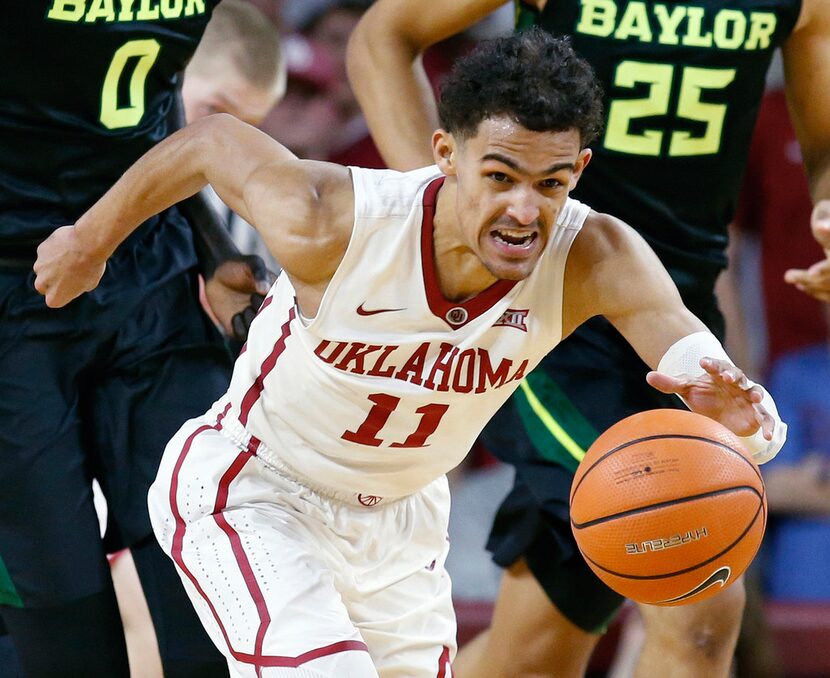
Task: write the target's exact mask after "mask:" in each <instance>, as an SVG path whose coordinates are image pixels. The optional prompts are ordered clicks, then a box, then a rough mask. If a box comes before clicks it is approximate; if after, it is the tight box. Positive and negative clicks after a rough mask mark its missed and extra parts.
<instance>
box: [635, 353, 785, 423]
mask: <svg viewBox="0 0 830 678" xmlns="http://www.w3.org/2000/svg"><path fill="white" fill-rule="evenodd" d="M700 366H701V367H702V368H703V370H704V374H702V375H700V376H698V377H690V376H688V375H679V376H677V377H671V376H669V375H668V374H663V373H661V372H649V373H648V375H647V376H646V380H647V381H648V383H649V384H651V386H653V387H654V388H656V389H657V390H658V391H661V392H662V393H674V394H676V395H679V396H680V397H682V398H683V400H684V401H685V402H686V404H687V405H688V406H689V408H690V409H691V410H692V411H694V412H697V413H698V414H703V415H706V416H707V417H710V418H712V419H714V420H716V421H719V422H720V423H721V424H723V425H724V426H726V428H728V429H729V430H731V431H732V432H733V433H735V434H736V435H739V436H750V435H752V434H754V433H755V432H756V431H757V430H758V427H759V426H760V427H761V430H762V432H763V436H764V438H765V439H766V440H772V433H773V429H774V427H775V420H774V419H773V417H772V415H771V414H770V413H769V412H767V410H766V409H765V408H764V407H763V406H761V405H760V404H759V403H760V402H761V400H763V397H764V393H763V391H762V390H761V389H760V388H759V387H758V386H750V385H749V383H748V381H747V378H746V375H744V373H743V371H742V370H740V369H739V368H737V367H735V366H734V365H733V364H732V363H730V362H729V361H727V360H715V359H714V358H702V359H701V361H700Z"/></svg>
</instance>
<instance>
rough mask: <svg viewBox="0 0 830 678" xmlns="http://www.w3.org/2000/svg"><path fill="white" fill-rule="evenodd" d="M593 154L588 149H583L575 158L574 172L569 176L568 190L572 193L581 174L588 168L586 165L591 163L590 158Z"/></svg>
mask: <svg viewBox="0 0 830 678" xmlns="http://www.w3.org/2000/svg"><path fill="white" fill-rule="evenodd" d="M593 155H594V152H593V151H592V150H591V149H590V148H583V149H582V150H581V151H580V152H579V155H578V156H577V158H576V162H575V163H574V172H573V175H571V185H570V188H569V189H568V190H569V191H572V190H574V189H575V188H576V185H577V183H578V182H579V178H580V177H581V176H582V172H583V171H584V170H585V168H586V167H587V166H588V163H589V162H591V158H592V157H593Z"/></svg>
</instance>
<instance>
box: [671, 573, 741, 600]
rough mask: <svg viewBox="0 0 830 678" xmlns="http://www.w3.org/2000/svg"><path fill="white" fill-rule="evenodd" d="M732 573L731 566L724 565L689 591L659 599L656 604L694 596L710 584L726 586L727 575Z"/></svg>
mask: <svg viewBox="0 0 830 678" xmlns="http://www.w3.org/2000/svg"><path fill="white" fill-rule="evenodd" d="M731 575H732V568H731V567H729V566H728V565H727V566H724V567H722V568H720V569H719V570H715V571H714V572H713V573H712V574H710V575H709V576H708V577H706V579H704V580H703V581H702V582H700V584H698V585H697V586H695V587H694V588H693V589H692V590H691V591H687V592H686V593H684V594H683V595H680V596H677V597H676V598H669V599H668V600H661V601H660V602H659V603H658V604H665V603H678V602H680V601H681V600H687V599H689V598H691V597H692V596H696V595H697V594H698V593H701V592H703V591H705V590H706V589H708V588H709V587H710V586H714V585H715V584H720V585H721V588H723V587H724V586H726V584H727V582H728V581H729V577H730V576H731Z"/></svg>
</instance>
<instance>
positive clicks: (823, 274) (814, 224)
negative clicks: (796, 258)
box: [784, 200, 830, 302]
mask: <svg viewBox="0 0 830 678" xmlns="http://www.w3.org/2000/svg"><path fill="white" fill-rule="evenodd" d="M810 226H811V228H812V229H813V237H814V238H815V239H816V241H817V242H818V243H819V245H821V246H822V248H823V249H824V255H825V258H824V259H822V260H821V261H818V262H816V263H815V264H813V265H812V266H810V268H808V269H798V268H793V269H790V270H789V271H787V272H786V273H785V274H784V280H785V281H786V282H788V283H790V284H791V285H795V286H796V287H797V288H798V289H799V290H801V291H802V292H804V293H806V294H809V295H810V296H812V297H815V298H816V299H818V300H819V301H824V302H830V200H819V202H818V203H816V206H815V207H814V208H813V214H812V217H811V218H810Z"/></svg>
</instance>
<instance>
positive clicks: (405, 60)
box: [346, 28, 438, 170]
mask: <svg viewBox="0 0 830 678" xmlns="http://www.w3.org/2000/svg"><path fill="white" fill-rule="evenodd" d="M368 31H369V29H368V28H360V29H359V30H356V31H355V34H354V35H353V36H352V38H351V40H350V41H349V49H348V55H347V61H346V63H347V66H348V73H349V80H350V82H351V86H352V89H353V91H354V93H355V96H356V97H357V100H358V102H359V103H360V106H361V108H362V109H363V114H364V116H365V117H366V122H367V124H368V126H369V130H370V131H371V133H372V138H373V139H374V141H375V143H376V144H377V147H378V150H379V151H380V152H381V155H382V156H383V159H384V160H385V161H386V163H387V164H388V165H389V167H391V168H393V169H399V170H409V169H414V168H417V167H424V166H426V165H430V164H432V163H433V162H434V161H433V158H432V150H431V146H430V140H431V136H432V132H433V131H434V130H435V129H436V128H437V127H438V113H437V109H436V105H435V97H434V96H433V93H432V88H431V86H430V84H429V81H428V79H427V76H426V73H425V72H424V69H423V66H422V65H421V60H420V54H419V52H418V50H417V48H416V47H414V46H413V45H412V44H411V43H406V42H405V41H404V40H403V39H401V38H397V39H396V38H395V36H389V37H386V38H378V37H377V36H376V35H372V36H371V37H369V36H368V35H367V33H368Z"/></svg>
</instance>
